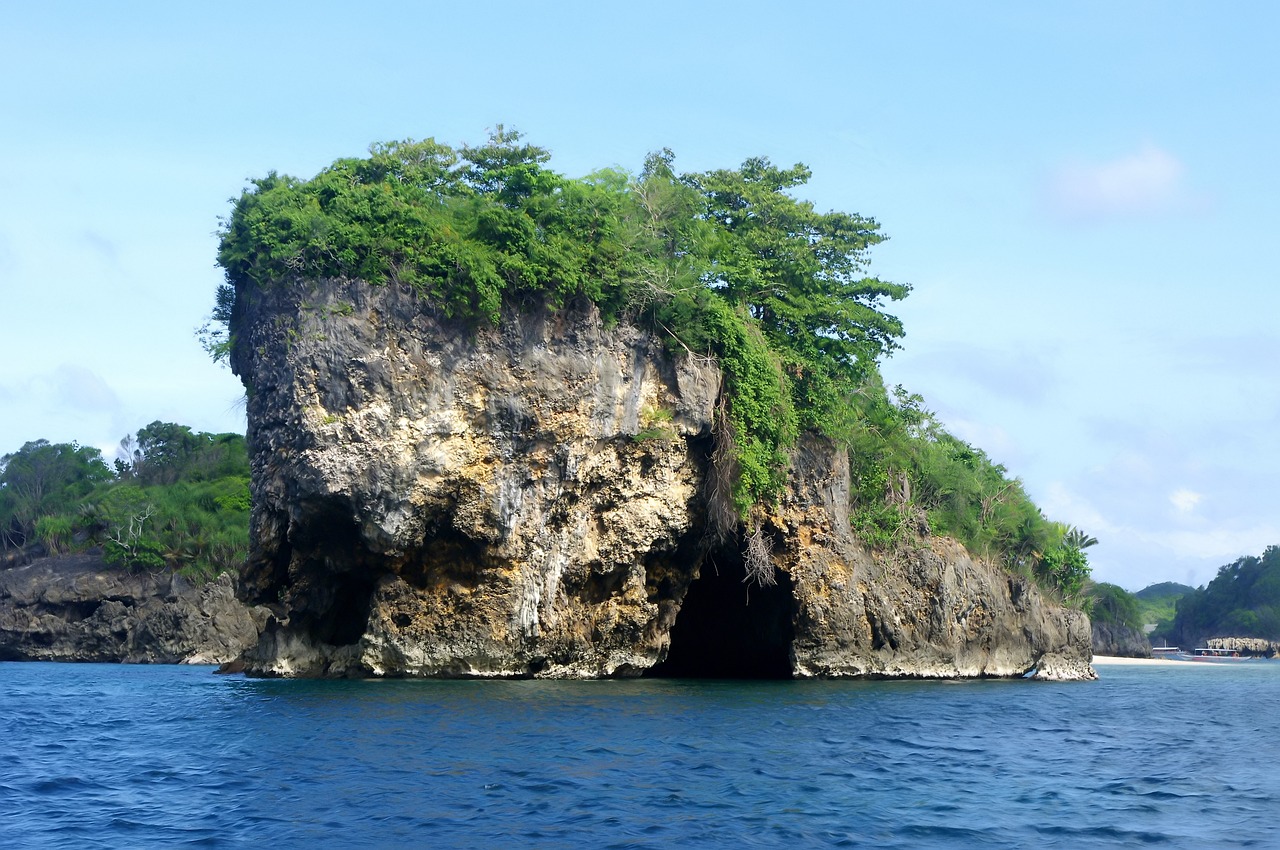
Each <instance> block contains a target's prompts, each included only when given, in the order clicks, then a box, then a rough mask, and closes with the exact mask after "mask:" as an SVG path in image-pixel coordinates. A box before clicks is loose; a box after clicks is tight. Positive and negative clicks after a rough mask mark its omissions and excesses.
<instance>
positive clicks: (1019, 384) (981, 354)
mask: <svg viewBox="0 0 1280 850" xmlns="http://www.w3.org/2000/svg"><path fill="white" fill-rule="evenodd" d="M914 363H915V365H916V368H919V369H928V370H932V371H934V372H937V373H939V374H943V375H949V376H951V377H953V378H960V379H963V380H967V381H970V382H972V383H973V384H975V385H977V386H978V387H981V388H982V389H984V390H987V391H988V392H990V393H991V394H993V395H995V396H999V397H1002V398H1012V399H1015V400H1018V401H1022V402H1026V403H1029V404H1038V403H1039V402H1042V401H1044V399H1045V397H1046V396H1047V395H1048V393H1049V392H1050V391H1051V390H1052V389H1054V388H1056V387H1057V385H1058V383H1059V376H1058V372H1057V370H1056V368H1055V367H1054V365H1053V364H1052V363H1050V362H1048V361H1047V360H1046V359H1045V358H1044V357H1043V356H1042V354H1041V352H1039V351H1036V350H1029V349H1026V348H1023V349H1021V350H1018V351H998V350H996V349H988V348H981V347H978V346H970V345H949V346H945V347H942V348H938V349H937V350H935V351H932V352H930V353H928V354H924V355H921V356H919V357H916V358H915V359H914Z"/></svg>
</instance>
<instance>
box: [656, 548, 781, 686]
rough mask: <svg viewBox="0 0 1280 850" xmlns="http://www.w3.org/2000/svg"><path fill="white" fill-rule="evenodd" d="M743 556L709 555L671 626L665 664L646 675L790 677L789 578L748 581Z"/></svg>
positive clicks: (748, 677) (751, 677)
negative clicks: (766, 584) (769, 583)
mask: <svg viewBox="0 0 1280 850" xmlns="http://www.w3.org/2000/svg"><path fill="white" fill-rule="evenodd" d="M745 578H746V571H745V569H744V567H743V564H742V558H741V556H740V555H738V554H737V553H736V552H725V551H723V550H721V551H719V552H716V553H714V554H713V555H711V556H708V558H707V559H706V561H704V562H703V564H702V574H701V576H699V577H698V578H697V579H695V580H694V581H693V583H692V584H690V585H689V592H688V593H687V594H686V595H685V599H684V604H683V605H681V606H680V613H679V614H677V615H676V621H675V624H674V625H673V626H672V627H671V646H670V649H669V650H668V652H667V657H666V659H665V660H664V661H662V662H661V663H659V664H656V665H654V666H653V667H652V668H650V669H649V670H648V671H647V672H646V673H645V675H646V676H647V677H652V678H676V679H695V678H696V679H790V678H791V652H792V647H791V644H792V641H793V639H794V637H795V632H794V629H793V626H792V621H793V616H794V613H795V602H794V597H793V596H792V593H791V577H790V576H789V575H787V574H786V573H784V572H781V571H779V572H778V573H777V584H775V585H772V586H769V587H761V586H759V585H757V584H755V583H754V582H752V583H748V582H746V581H744V580H743V579H745Z"/></svg>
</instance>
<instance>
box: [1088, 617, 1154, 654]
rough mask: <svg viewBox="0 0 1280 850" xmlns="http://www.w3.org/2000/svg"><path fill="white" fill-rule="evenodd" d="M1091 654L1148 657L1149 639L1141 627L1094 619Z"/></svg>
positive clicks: (1149, 650)
mask: <svg viewBox="0 0 1280 850" xmlns="http://www.w3.org/2000/svg"><path fill="white" fill-rule="evenodd" d="M1092 630H1093V654H1094V655H1114V656H1119V657H1121V658H1150V657H1151V641H1149V640H1147V636H1146V635H1145V634H1143V632H1142V630H1141V629H1134V628H1130V627H1129V626H1124V625H1120V624H1118V623H1100V622H1098V621H1097V620H1094V621H1093V623H1092Z"/></svg>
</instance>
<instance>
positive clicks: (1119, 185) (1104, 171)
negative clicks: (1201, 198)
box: [1048, 144, 1188, 219]
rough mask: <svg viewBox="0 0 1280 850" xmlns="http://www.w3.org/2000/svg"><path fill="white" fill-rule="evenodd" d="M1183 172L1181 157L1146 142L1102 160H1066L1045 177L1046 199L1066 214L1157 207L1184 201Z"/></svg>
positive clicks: (1112, 213) (1108, 214)
mask: <svg viewBox="0 0 1280 850" xmlns="http://www.w3.org/2000/svg"><path fill="white" fill-rule="evenodd" d="M1185 174H1186V167H1185V166H1184V165H1183V164H1182V161H1181V160H1179V159H1178V158H1177V157H1175V156H1174V155H1173V154H1171V153H1169V152H1168V151H1165V150H1162V149H1160V148H1158V147H1156V146H1155V145H1150V144H1148V145H1145V146H1143V147H1142V148H1141V149H1140V150H1138V151H1137V152H1136V153H1131V154H1127V155H1125V156H1121V157H1118V158H1116V159H1112V160H1108V161H1106V162H1096V163H1088V162H1080V161H1075V162H1068V163H1065V164H1063V165H1062V166H1060V167H1059V168H1058V169H1057V170H1056V171H1055V172H1054V174H1053V175H1052V176H1051V177H1050V179H1049V186H1048V200H1049V205H1050V208H1051V209H1052V211H1053V212H1055V213H1056V214H1058V215H1061V216H1064V217H1066V218H1072V219H1097V218H1108V217H1111V216H1116V215H1133V214H1140V213H1149V212H1163V211H1166V210H1170V209H1176V208H1178V207H1180V206H1183V205H1184V204H1185V203H1186V201H1187V198H1188V196H1187V190H1186V188H1185V185H1184V183H1183V177H1184V175H1185Z"/></svg>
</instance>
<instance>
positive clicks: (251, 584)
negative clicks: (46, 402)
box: [232, 281, 1092, 678]
mask: <svg viewBox="0 0 1280 850" xmlns="http://www.w3.org/2000/svg"><path fill="white" fill-rule="evenodd" d="M237 309H238V310H239V314H238V316H237V321H236V328H237V343H236V348H235V351H234V353H233V360H232V365H233V367H234V368H235V370H236V372H237V374H239V375H240V376H241V377H242V379H243V380H244V381H245V383H246V386H247V387H248V390H249V435H248V436H249V444H250V450H251V456H252V464H253V473H254V478H253V489H254V493H253V495H254V509H253V520H252V529H251V537H252V547H253V554H252V556H251V560H250V563H249V564H248V565H247V567H246V569H245V572H244V575H243V592H244V593H245V594H247V596H248V598H249V599H250V601H253V602H260V603H263V604H267V605H269V606H270V607H271V609H272V611H273V612H274V616H273V617H272V619H271V621H270V622H269V623H268V625H267V628H266V630H265V631H264V632H263V635H262V637H261V639H260V641H259V643H258V645H257V646H256V648H254V649H253V650H251V651H250V652H248V653H247V654H246V656H245V661H246V663H247V665H248V669H249V671H250V672H251V673H256V674H261V675H303V676H320V675H328V676H337V675H416V676H548V677H599V676H625V675H640V674H641V673H644V672H646V671H651V670H652V671H656V672H666V673H672V674H701V675H797V676H845V675H896V676H981V675H995V676H1015V675H1021V674H1023V673H1025V672H1027V671H1030V670H1033V669H1034V670H1036V671H1038V674H1039V675H1041V676H1044V677H1061V678H1088V677H1091V676H1092V670H1091V669H1090V667H1089V665H1088V661H1089V657H1090V655H1089V625H1088V621H1087V619H1086V618H1085V617H1084V616H1083V615H1082V614H1080V613H1079V612H1075V611H1068V610H1064V609H1062V608H1059V607H1056V606H1053V605H1050V604H1048V603H1047V602H1046V601H1045V600H1043V599H1042V598H1041V597H1040V595H1039V593H1038V592H1037V591H1036V589H1035V588H1034V587H1032V586H1031V585H1030V584H1029V583H1027V582H1026V581H1024V580H1022V579H1020V578H1013V577H1010V576H1008V575H1007V574H1005V573H1004V572H1003V571H1001V570H998V569H995V568H993V567H991V566H989V565H987V564H985V563H983V562H981V561H978V560H975V559H973V558H971V557H970V556H969V555H968V554H967V553H965V551H964V550H963V549H962V548H961V547H960V546H958V545H957V544H955V543H953V542H951V541H947V540H941V539H936V540H930V541H926V542H925V543H923V544H921V545H919V546H918V547H916V548H905V549H903V550H901V551H899V552H896V553H892V554H889V555H876V554H873V553H871V552H869V551H868V550H867V549H866V548H864V547H863V546H861V545H860V544H859V543H858V541H857V540H855V539H854V538H853V536H852V534H851V533H850V530H849V523H848V496H849V477H848V463H847V458H845V457H844V456H843V455H842V454H841V453H840V452H839V451H837V450H835V449H833V448H832V447H830V446H828V445H827V444H825V443H823V442H821V441H819V440H816V439H809V440H806V441H804V442H803V444H802V445H801V446H800V447H799V450H798V452H797V457H796V460H795V463H794V467H793V474H792V479H791V485H790V488H789V491H788V493H787V495H786V498H785V499H784V500H783V503H782V505H781V507H780V509H779V511H778V513H777V514H776V515H775V516H772V517H770V519H769V520H768V521H767V522H766V523H765V537H766V541H767V542H768V543H770V544H771V545H772V562H773V564H774V566H775V568H776V571H777V577H778V582H777V584H776V585H774V586H772V587H758V586H756V585H754V584H750V585H749V584H747V583H744V582H743V581H742V579H743V577H744V575H745V574H744V569H743V565H742V557H741V555H740V554H739V550H740V549H741V543H740V542H737V541H733V540H730V541H727V542H717V541H716V540H715V539H714V537H713V536H712V535H709V534H708V532H707V528H708V520H707V514H708V507H707V505H708V493H707V491H708V479H709V475H708V472H709V467H710V455H711V449H712V447H713V441H712V436H711V427H712V419H713V412H714V408H715V404H716V398H717V394H718V390H719V384H720V375H719V372H718V370H717V369H716V368H715V366H714V364H712V363H709V362H705V361H701V360H699V359H697V358H692V357H678V358H672V357H669V356H668V355H667V354H666V353H665V351H664V349H663V348H662V346H661V344H660V343H659V342H658V341H657V340H655V339H654V338H653V337H652V336H650V335H648V334H646V333H644V332H642V331H639V330H637V329H635V328H632V327H628V326H625V325H621V326H617V327H613V328H607V329H606V328H604V327H603V326H602V324H601V323H600V321H599V319H598V318H597V316H596V315H595V314H594V312H593V311H591V310H590V309H587V310H579V311H575V310H564V311H560V312H558V313H554V314H553V313H537V314H533V315H520V316H511V317H509V318H508V319H507V320H506V321H505V322H504V323H503V325H502V326H501V327H500V328H498V329H496V330H483V331H480V332H478V333H477V332H473V331H471V330H468V329H465V328H462V327H458V326H455V325H452V324H450V323H448V322H443V321H440V320H437V319H435V318H433V317H432V316H431V315H429V313H428V312H427V311H425V310H424V309H422V306H421V305H420V304H419V302H417V301H416V299H415V297H414V296H413V295H412V294H410V293H408V292H406V291H403V290H401V289H400V288H398V287H395V286H389V287H379V288H372V287H368V286H366V285H364V284H361V283H358V282H341V281H328V282H322V283H316V284H314V285H313V287H312V289H311V290H310V291H306V292H297V291H294V292H284V291H272V292H266V293H259V294H256V295H253V296H251V297H248V298H243V299H241V303H240V304H239V305H238V307H237Z"/></svg>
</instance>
